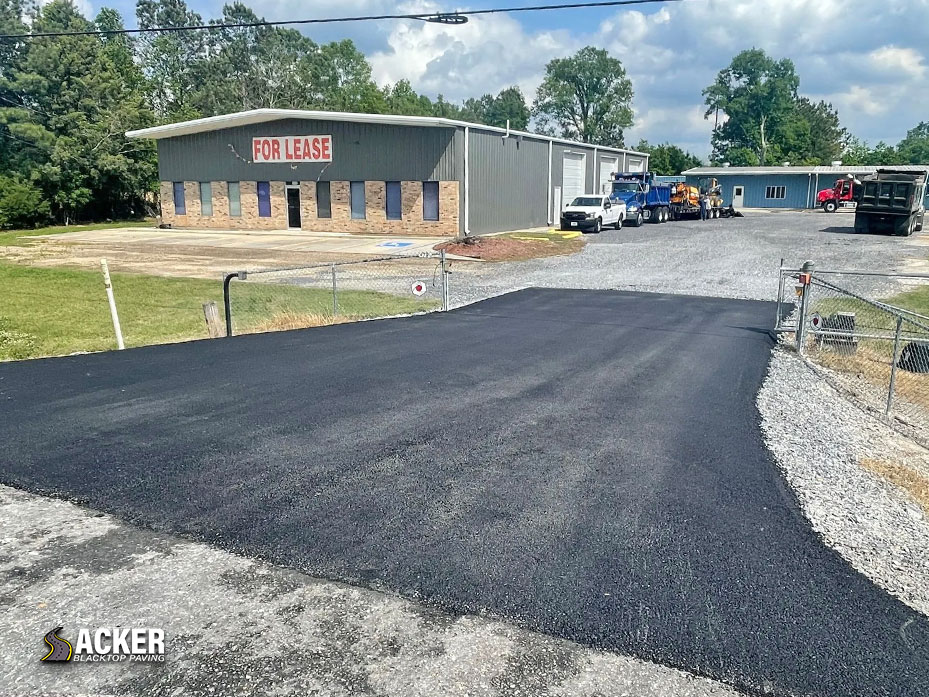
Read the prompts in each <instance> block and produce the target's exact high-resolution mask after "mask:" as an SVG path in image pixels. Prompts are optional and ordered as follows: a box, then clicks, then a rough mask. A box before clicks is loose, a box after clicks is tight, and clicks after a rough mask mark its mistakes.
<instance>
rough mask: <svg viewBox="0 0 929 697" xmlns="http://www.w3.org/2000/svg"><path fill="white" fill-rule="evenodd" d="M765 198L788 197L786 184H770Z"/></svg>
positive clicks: (765, 192) (765, 191)
mask: <svg viewBox="0 0 929 697" xmlns="http://www.w3.org/2000/svg"><path fill="white" fill-rule="evenodd" d="M764 197H765V198H771V199H774V198H787V187H786V186H769V187H767V188H766V189H765V190H764Z"/></svg>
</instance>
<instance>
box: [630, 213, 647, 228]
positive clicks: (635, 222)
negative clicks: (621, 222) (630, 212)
mask: <svg viewBox="0 0 929 697" xmlns="http://www.w3.org/2000/svg"><path fill="white" fill-rule="evenodd" d="M644 222H645V218H644V217H643V216H642V211H639V212H638V213H636V214H635V218H633V222H632V227H642V223H644Z"/></svg>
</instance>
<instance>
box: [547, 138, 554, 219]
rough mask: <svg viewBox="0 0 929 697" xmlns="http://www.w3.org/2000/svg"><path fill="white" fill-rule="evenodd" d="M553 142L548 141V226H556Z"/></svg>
mask: <svg viewBox="0 0 929 697" xmlns="http://www.w3.org/2000/svg"><path fill="white" fill-rule="evenodd" d="M552 204H553V202H552V141H551V139H549V141H548V224H549V225H554V224H555V212H554V211H553V210H552Z"/></svg>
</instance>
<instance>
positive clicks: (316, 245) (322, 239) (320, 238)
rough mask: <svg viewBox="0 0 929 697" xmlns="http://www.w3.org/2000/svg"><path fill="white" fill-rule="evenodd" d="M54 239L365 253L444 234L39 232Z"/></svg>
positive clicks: (404, 248)
mask: <svg viewBox="0 0 929 697" xmlns="http://www.w3.org/2000/svg"><path fill="white" fill-rule="evenodd" d="M40 237H42V238H44V239H49V240H55V241H57V242H74V243H78V242H80V243H83V244H88V243H90V244H114V243H116V244H140V245H167V246H171V245H177V246H185V247H204V248H211V247H212V248H223V249H253V250H255V249H270V250H286V251H292V252H330V253H338V254H363V255H365V256H387V255H414V256H415V255H417V254H422V253H424V252H431V251H433V247H434V246H435V245H437V244H440V243H442V242H446V241H448V239H449V238H447V237H393V236H388V235H351V234H342V233H318V232H303V231H289V230H271V231H256V230H248V231H244V230H178V229H173V230H162V229H158V228H137V227H134V228H115V229H111V230H81V231H76V232H66V233H62V234H57V235H42V236H40Z"/></svg>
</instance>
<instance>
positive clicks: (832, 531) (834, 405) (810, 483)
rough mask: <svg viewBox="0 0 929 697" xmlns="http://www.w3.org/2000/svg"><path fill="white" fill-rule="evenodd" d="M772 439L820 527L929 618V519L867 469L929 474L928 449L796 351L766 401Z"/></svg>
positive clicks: (784, 355)
mask: <svg viewBox="0 0 929 697" xmlns="http://www.w3.org/2000/svg"><path fill="white" fill-rule="evenodd" d="M758 409H759V411H760V412H761V417H762V431H763V432H764V435H765V442H766V444H767V446H768V448H769V449H770V450H771V452H772V453H773V454H774V457H775V458H776V460H777V463H778V465H779V467H780V468H781V470H782V472H783V473H784V476H785V478H786V479H787V481H788V483H789V484H790V486H791V488H792V489H793V490H794V492H795V493H796V495H797V498H798V500H799V502H800V505H801V507H802V508H803V512H804V514H805V515H806V517H807V518H808V519H809V520H810V522H811V523H812V525H813V528H814V529H815V530H816V531H817V532H818V533H819V534H820V535H821V536H822V538H823V540H824V541H825V543H826V544H828V545H829V546H830V547H832V548H834V549H835V550H836V551H838V552H839V553H840V554H841V555H842V556H843V557H844V558H845V559H846V560H847V561H848V562H849V563H850V564H851V565H852V566H853V567H854V568H855V569H857V570H859V571H860V572H862V573H863V574H865V575H866V576H868V577H869V578H871V579H872V580H874V581H875V582H876V583H878V584H879V585H881V586H882V587H883V588H885V589H886V590H888V591H890V592H891V593H893V594H894V595H895V596H897V597H898V598H900V599H901V600H902V601H903V602H905V603H906V604H907V605H909V606H910V607H912V608H913V609H915V610H918V611H919V612H921V613H923V614H925V615H929V516H927V514H926V512H925V511H924V510H923V509H922V508H921V506H920V505H919V504H918V503H917V502H916V501H915V500H914V499H912V498H910V496H909V495H907V494H906V493H905V492H904V491H902V490H901V489H898V488H897V487H895V486H894V485H893V484H890V483H889V482H887V481H885V480H884V479H882V478H880V477H879V476H877V475H876V474H873V473H872V472H870V471H868V470H867V469H865V468H864V467H862V465H861V462H862V460H863V459H865V458H872V459H877V460H884V461H890V462H892V463H898V464H899V465H902V466H904V467H908V468H911V469H912V470H914V471H916V472H919V473H922V474H923V475H924V476H925V475H929V451H927V450H926V449H925V448H922V447H921V446H919V445H917V444H915V443H913V442H912V441H910V440H908V439H906V438H905V437H903V436H901V435H900V434H899V433H897V432H895V431H894V430H892V429H891V428H890V427H889V426H887V425H886V424H884V423H882V422H881V421H879V420H878V419H876V418H875V417H874V416H873V415H871V414H870V413H868V412H865V411H863V410H862V409H860V408H858V407H857V406H855V405H854V404H852V403H850V402H849V401H847V400H846V399H845V398H844V397H843V396H842V395H841V394H840V393H839V392H838V391H836V390H835V389H834V388H833V387H831V386H830V385H829V384H828V383H827V382H826V381H825V380H823V379H822V378H821V377H820V376H818V375H817V374H816V373H815V371H813V370H812V369H811V368H810V367H809V366H808V365H806V364H805V363H804V362H803V361H802V360H800V359H799V358H798V357H797V356H796V355H795V354H793V353H791V352H789V351H788V350H786V349H783V348H778V349H776V350H775V352H774V354H773V356H772V359H771V363H770V367H769V372H768V376H767V378H766V380H765V382H764V384H763V386H762V388H761V391H760V392H759V394H758Z"/></svg>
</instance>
